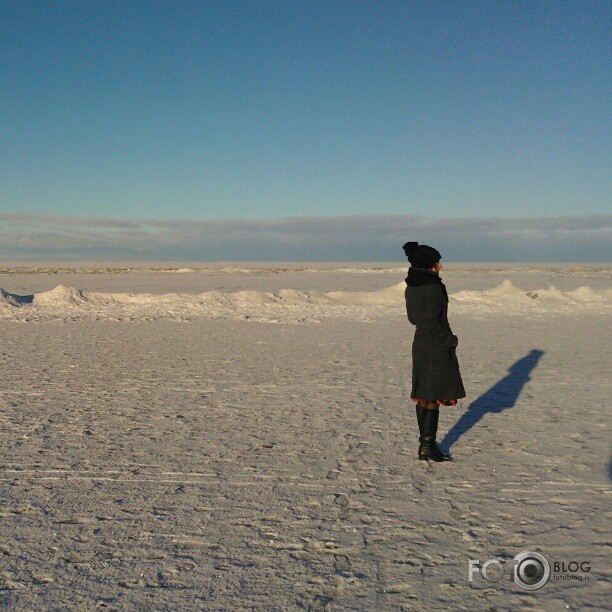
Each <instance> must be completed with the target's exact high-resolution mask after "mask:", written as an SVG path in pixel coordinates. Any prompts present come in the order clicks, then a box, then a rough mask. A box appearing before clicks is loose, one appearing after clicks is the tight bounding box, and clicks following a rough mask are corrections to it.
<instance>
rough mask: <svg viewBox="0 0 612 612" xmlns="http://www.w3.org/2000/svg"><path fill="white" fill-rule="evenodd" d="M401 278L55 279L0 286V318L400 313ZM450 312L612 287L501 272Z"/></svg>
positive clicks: (611, 294)
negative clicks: (330, 284) (35, 285)
mask: <svg viewBox="0 0 612 612" xmlns="http://www.w3.org/2000/svg"><path fill="white" fill-rule="evenodd" d="M404 290H405V284H404V282H401V283H398V284H396V285H393V286H391V287H387V288H385V289H380V290H377V291H332V292H327V293H325V292H320V291H311V292H306V291H299V290H296V289H281V290H279V291H276V292H267V291H251V290H249V291H234V292H226V291H207V292H204V293H199V294H192V293H166V294H161V295H159V294H150V293H104V292H93V291H92V292H83V291H80V290H79V289H76V288H74V287H65V286H63V285H59V286H57V287H56V288H55V289H52V290H51V291H43V292H41V293H37V294H35V295H34V296H17V295H14V294H11V293H8V292H7V291H4V290H2V289H0V318H2V319H13V320H19V321H47V320H58V319H59V320H69V319H71V320H74V319H85V318H87V319H101V320H111V321H154V320H160V319H166V320H172V321H191V320H194V319H197V318H205V319H244V320H250V321H260V322H267V323H314V322H318V321H321V320H322V319H327V318H344V319H347V318H350V319H355V320H362V321H371V320H375V319H377V318H388V317H389V316H394V317H395V316H401V315H402V313H403V311H404ZM449 297H450V300H451V302H452V305H451V315H452V314H465V315H468V316H470V315H473V316H478V315H480V314H482V313H490V314H503V315H504V316H513V315H522V314H525V313H540V314H542V315H545V314H547V313H554V312H559V313H572V312H577V311H580V310H589V311H590V312H594V313H597V312H599V313H603V314H605V313H608V312H609V310H610V306H611V305H612V290H598V291H596V290H594V289H592V288H590V287H580V288H578V289H575V290H573V291H559V290H558V289H556V288H555V287H553V286H551V287H549V288H548V289H538V290H534V291H525V290H523V289H520V288H519V287H516V286H514V285H513V284H512V283H511V282H510V281H509V280H507V279H506V280H504V281H503V282H502V283H500V284H499V285H498V286H497V287H493V288H492V289H487V290H484V291H471V290H466V291H458V292H456V293H452V294H451V295H450V296H449Z"/></svg>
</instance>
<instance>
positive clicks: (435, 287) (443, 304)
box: [403, 242, 465, 461]
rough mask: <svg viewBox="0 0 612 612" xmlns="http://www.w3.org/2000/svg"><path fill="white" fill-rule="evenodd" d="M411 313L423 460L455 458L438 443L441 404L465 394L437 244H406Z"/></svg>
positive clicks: (414, 386)
mask: <svg viewBox="0 0 612 612" xmlns="http://www.w3.org/2000/svg"><path fill="white" fill-rule="evenodd" d="M403 248H404V252H405V253H406V256H407V257H408V261H409V262H410V264H411V265H410V269H409V270H408V277H407V278H406V285H407V287H406V292H405V295H406V312H407V314H408V320H409V321H410V323H412V324H413V325H415V326H416V331H415V334H414V341H413V343H412V392H411V393H410V397H411V398H412V400H413V401H415V402H416V415H417V421H418V424H419V432H420V437H419V442H420V446H419V459H425V460H429V459H432V460H433V461H450V460H451V456H450V455H447V454H445V453H442V452H441V451H440V449H439V448H438V444H437V443H436V434H437V432H438V418H439V416H440V405H444V406H454V405H455V404H456V403H457V400H458V399H459V398H461V397H465V389H464V388H463V381H462V380H461V373H460V372H459V362H458V361H457V356H456V354H455V347H456V346H457V344H458V342H459V341H458V339H457V336H455V335H454V334H453V332H452V330H451V328H450V325H449V324H448V319H447V316H446V313H447V304H448V295H447V293H446V287H445V286H444V283H443V282H442V279H441V278H440V276H439V272H440V270H441V268H442V264H441V263H440V259H441V258H442V256H441V255H440V253H439V252H438V251H437V250H436V249H434V248H433V247H430V246H427V245H425V244H421V245H419V243H418V242H407V243H406V244H405V245H404V247H403Z"/></svg>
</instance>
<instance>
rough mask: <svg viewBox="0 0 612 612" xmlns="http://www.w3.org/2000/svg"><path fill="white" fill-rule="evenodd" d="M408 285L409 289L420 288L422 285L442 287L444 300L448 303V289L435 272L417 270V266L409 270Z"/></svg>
mask: <svg viewBox="0 0 612 612" xmlns="http://www.w3.org/2000/svg"><path fill="white" fill-rule="evenodd" d="M406 284H407V285H408V286H409V287H420V286H421V285H440V287H442V293H443V294H444V299H445V300H446V301H447V302H448V293H446V287H445V286H444V283H443V282H442V279H441V278H440V277H439V276H438V275H437V274H436V273H435V272H432V271H431V270H428V269H427V268H416V267H415V266H411V267H410V268H408V276H407V277H406Z"/></svg>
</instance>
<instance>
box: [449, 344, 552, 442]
mask: <svg viewBox="0 0 612 612" xmlns="http://www.w3.org/2000/svg"><path fill="white" fill-rule="evenodd" d="M542 355H544V351H541V350H539V349H533V350H531V351H530V352H529V353H528V354H527V355H525V357H522V358H521V359H519V360H518V361H516V362H515V363H514V364H512V365H511V366H510V368H509V369H508V375H507V376H504V378H502V379H501V380H499V381H498V382H496V383H495V384H494V385H493V386H492V387H491V388H490V389H489V390H488V391H485V393H483V394H482V395H481V396H480V397H479V398H477V399H476V400H474V401H473V402H472V403H471V404H470V405H469V406H468V409H467V410H466V411H465V412H464V413H463V414H462V415H461V418H460V419H459V420H458V421H457V422H456V423H455V424H454V425H453V426H452V427H451V429H450V430H449V431H448V433H447V434H446V435H445V436H444V439H443V440H442V442H440V447H441V448H442V449H443V450H444V452H448V449H450V447H451V446H452V445H453V444H454V443H455V442H456V441H457V440H458V439H459V438H460V437H461V436H462V435H463V434H464V433H465V432H467V431H469V430H470V429H472V427H474V425H476V423H478V421H480V419H482V417H484V415H485V414H488V413H490V412H502V410H506V409H507V408H512V406H514V404H516V400H517V399H518V396H519V395H520V394H521V391H522V389H523V386H524V385H525V383H527V382H528V381H529V380H530V376H529V375H530V374H531V371H532V370H533V369H534V368H535V367H536V365H538V361H539V360H540V357H542Z"/></svg>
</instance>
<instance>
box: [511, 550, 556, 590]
mask: <svg viewBox="0 0 612 612" xmlns="http://www.w3.org/2000/svg"><path fill="white" fill-rule="evenodd" d="M549 579H550V563H549V562H548V559H547V558H546V557H545V556H544V555H541V554H540V553H536V552H531V551H529V550H525V551H523V552H522V553H519V554H518V555H516V557H514V584H516V585H517V586H519V587H521V589H523V590H524V591H537V590H538V589H541V588H542V587H543V586H544V585H545V584H546V583H547V582H548V580H549Z"/></svg>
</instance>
